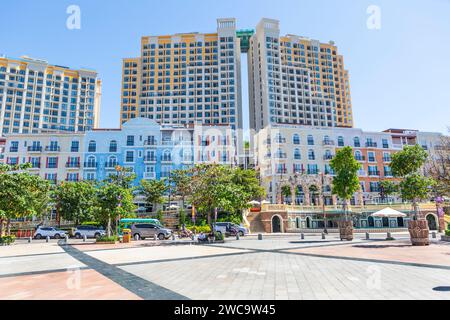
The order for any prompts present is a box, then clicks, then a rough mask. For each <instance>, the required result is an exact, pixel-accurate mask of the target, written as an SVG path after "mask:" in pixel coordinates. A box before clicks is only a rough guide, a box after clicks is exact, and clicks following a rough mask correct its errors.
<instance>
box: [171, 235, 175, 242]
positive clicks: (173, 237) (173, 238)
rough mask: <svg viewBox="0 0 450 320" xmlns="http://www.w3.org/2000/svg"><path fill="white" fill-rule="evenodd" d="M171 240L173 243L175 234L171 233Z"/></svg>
mask: <svg viewBox="0 0 450 320" xmlns="http://www.w3.org/2000/svg"><path fill="white" fill-rule="evenodd" d="M172 240H173V241H175V234H173V233H172Z"/></svg>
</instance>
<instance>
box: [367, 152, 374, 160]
mask: <svg viewBox="0 0 450 320" xmlns="http://www.w3.org/2000/svg"><path fill="white" fill-rule="evenodd" d="M368 156H369V162H375V152H372V151H370V152H368Z"/></svg>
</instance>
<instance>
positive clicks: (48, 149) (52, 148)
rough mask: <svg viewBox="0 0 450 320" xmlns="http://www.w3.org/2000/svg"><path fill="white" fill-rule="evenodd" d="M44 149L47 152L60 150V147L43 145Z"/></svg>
mask: <svg viewBox="0 0 450 320" xmlns="http://www.w3.org/2000/svg"><path fill="white" fill-rule="evenodd" d="M45 151H47V152H61V147H59V146H56V147H54V146H47V147H45Z"/></svg>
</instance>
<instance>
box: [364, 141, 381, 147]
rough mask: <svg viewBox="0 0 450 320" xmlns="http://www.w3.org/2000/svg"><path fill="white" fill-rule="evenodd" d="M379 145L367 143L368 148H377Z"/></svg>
mask: <svg viewBox="0 0 450 320" xmlns="http://www.w3.org/2000/svg"><path fill="white" fill-rule="evenodd" d="M377 147H378V143H376V142H366V148H377Z"/></svg>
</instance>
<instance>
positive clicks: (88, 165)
mask: <svg viewBox="0 0 450 320" xmlns="http://www.w3.org/2000/svg"><path fill="white" fill-rule="evenodd" d="M97 167H98V163H97V162H92V161H90V162H85V163H84V168H85V169H97Z"/></svg>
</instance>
